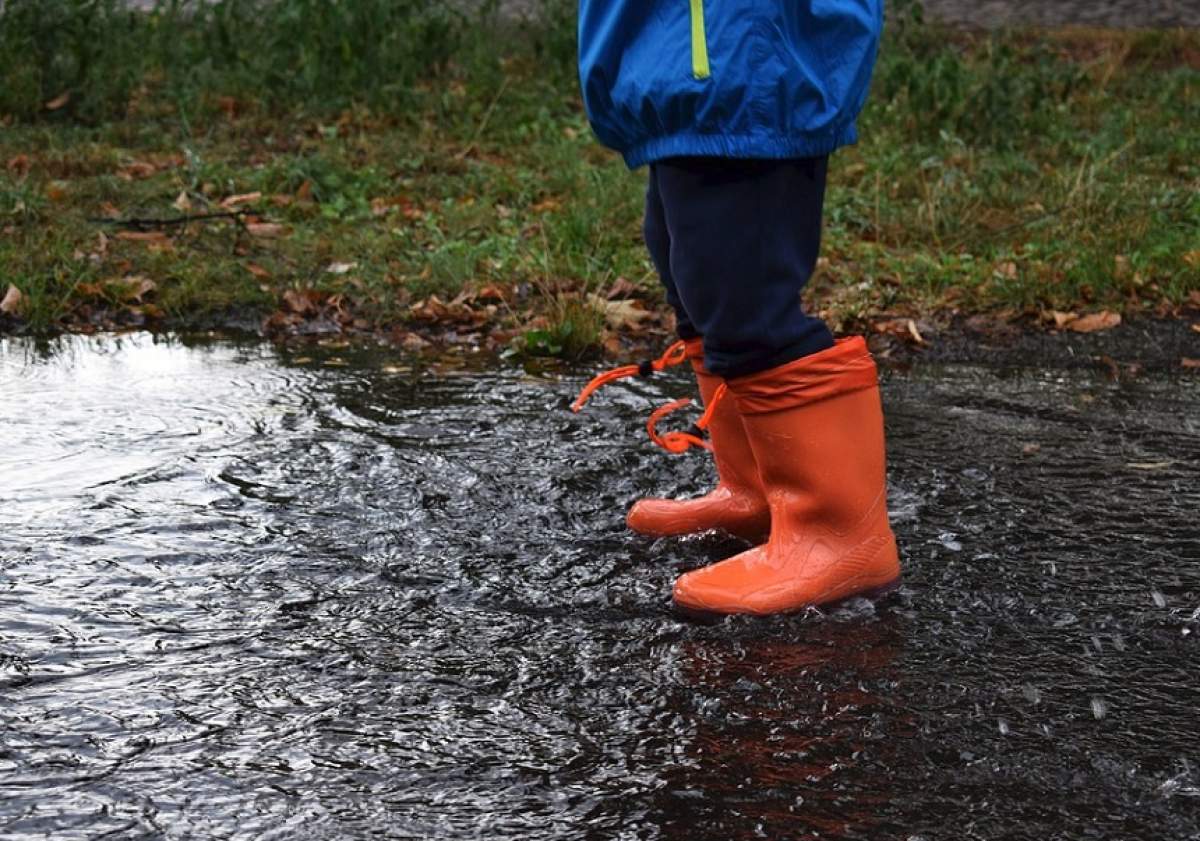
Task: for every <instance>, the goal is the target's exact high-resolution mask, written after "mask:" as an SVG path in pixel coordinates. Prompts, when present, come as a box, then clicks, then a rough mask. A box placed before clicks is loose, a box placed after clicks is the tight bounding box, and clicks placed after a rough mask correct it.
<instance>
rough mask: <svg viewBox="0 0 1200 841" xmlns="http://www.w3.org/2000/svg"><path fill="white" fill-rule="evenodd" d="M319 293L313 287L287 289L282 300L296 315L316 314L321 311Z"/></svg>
mask: <svg viewBox="0 0 1200 841" xmlns="http://www.w3.org/2000/svg"><path fill="white" fill-rule="evenodd" d="M320 300H321V294H320V293H319V292H317V291H316V290H313V289H289V290H287V291H286V292H284V293H283V302H284V303H285V304H286V305H287V308H288V309H289V310H291V311H292V312H294V313H295V314H296V315H303V316H308V315H316V314H317V313H318V312H320V311H321V307H320V303H319V302H320Z"/></svg>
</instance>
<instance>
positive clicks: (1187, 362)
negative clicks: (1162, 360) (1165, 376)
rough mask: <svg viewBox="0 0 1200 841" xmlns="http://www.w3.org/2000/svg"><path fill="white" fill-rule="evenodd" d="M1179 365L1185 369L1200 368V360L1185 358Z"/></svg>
mask: <svg viewBox="0 0 1200 841" xmlns="http://www.w3.org/2000/svg"><path fill="white" fill-rule="evenodd" d="M1179 364H1180V365H1182V366H1183V367H1184V368H1200V359H1192V358H1190V357H1187V356H1185V357H1183V358H1182V359H1180V360H1179Z"/></svg>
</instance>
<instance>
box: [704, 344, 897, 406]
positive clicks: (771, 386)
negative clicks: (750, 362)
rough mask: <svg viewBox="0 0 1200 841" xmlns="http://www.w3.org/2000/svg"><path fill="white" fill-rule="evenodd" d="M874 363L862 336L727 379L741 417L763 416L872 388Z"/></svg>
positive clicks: (874, 371)
mask: <svg viewBox="0 0 1200 841" xmlns="http://www.w3.org/2000/svg"><path fill="white" fill-rule="evenodd" d="M878 382H879V372H878V371H877V369H876V368H875V360H874V359H872V358H871V352H870V351H868V350H867V343H866V342H865V341H864V340H863V337H862V336H850V337H848V338H845V339H838V340H837V341H836V342H834V345H833V347H831V348H829V349H828V350H823V351H821V352H820V353H814V354H812V355H811V356H802V357H801V358H799V359H797V360H796V361H794V362H788V363H787V364H785V365H780V366H778V367H775V368H770V369H768V370H766V371H761V372H759V373H757V374H750V375H748V376H745V377H738V378H737V379H734V380H728V383H729V391H730V393H731V394H732V395H733V396H735V397H736V398H737V405H738V409H739V410H740V411H741V412H742V414H743V415H764V414H767V413H769V412H778V411H780V410H781V409H792V408H796V407H798V406H805V405H808V404H809V403H816V402H818V401H821V400H828V399H829V398H831V397H838V396H840V395H843V394H851V393H853V392H855V391H863V390H864V389H868V388H874V387H875V386H876V385H877V384H878Z"/></svg>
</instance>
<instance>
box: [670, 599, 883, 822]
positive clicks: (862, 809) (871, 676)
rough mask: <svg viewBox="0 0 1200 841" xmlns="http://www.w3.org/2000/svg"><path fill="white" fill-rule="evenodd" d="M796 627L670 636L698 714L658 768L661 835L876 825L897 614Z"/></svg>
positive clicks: (879, 814)
mask: <svg viewBox="0 0 1200 841" xmlns="http://www.w3.org/2000/svg"><path fill="white" fill-rule="evenodd" d="M781 631H782V632H781ZM796 631H797V629H796V628H795V627H791V628H784V629H779V630H776V631H775V633H772V634H771V635H769V636H766V637H762V638H759V637H750V638H739V637H732V638H719V637H718V638H714V639H707V640H704V641H696V640H690V641H687V642H685V643H683V644H682V646H681V682H682V684H683V685H684V686H685V687H686V688H687V689H688V690H689V696H690V701H691V706H692V707H693V708H694V709H696V710H697V711H698V713H699V715H698V716H697V719H696V726H697V730H696V732H695V734H694V735H692V736H690V737H688V738H687V739H686V740H685V744H684V746H683V748H682V757H681V761H680V762H679V765H678V766H677V767H676V768H673V769H672V770H671V771H669V772H668V773H666V774H665V775H664V776H665V780H666V783H667V784H666V786H664V788H663V790H662V792H661V794H660V801H661V805H660V806H659V809H660V810H661V811H660V818H661V825H662V827H663V829H664V837H666V838H672V839H674V838H678V839H684V838H688V839H691V838H718V837H724V838H736V839H742V838H746V839H750V838H764V837H765V838H809V837H825V838H857V837H878V836H877V835H873V834H872V833H877V832H879V831H882V830H883V829H884V828H885V826H886V824H887V821H886V819H885V818H884V817H883V815H884V813H886V812H888V811H894V808H892V809H886V808H885V806H886V805H887V804H889V803H890V802H891V800H892V797H893V794H892V791H891V782H890V779H889V777H890V773H889V769H890V767H891V766H893V765H895V764H896V763H895V760H894V758H893V754H894V752H895V747H896V740H897V739H899V738H902V737H903V733H902V731H903V730H904V729H905V724H904V719H905V716H904V715H903V714H902V713H900V712H899V711H897V710H896V709H895V706H894V701H893V700H892V699H893V698H894V696H895V690H896V687H897V682H898V676H897V672H896V670H895V668H894V667H893V662H894V660H895V658H896V656H897V654H898V653H899V652H900V651H901V649H902V646H903V639H904V638H903V631H902V629H901V627H900V623H899V621H897V620H896V618H895V617H890V616H889V617H885V618H884V619H883V620H882V621H880V620H878V619H875V618H874V617H854V618H850V619H848V620H845V621H825V622H815V623H811V624H808V625H806V626H805V627H804V629H803V633H802V634H798V633H796ZM798 637H799V638H798ZM848 772H850V773H848ZM891 829H893V830H894V829H896V827H894V826H893V827H891Z"/></svg>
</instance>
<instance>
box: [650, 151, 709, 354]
mask: <svg viewBox="0 0 1200 841" xmlns="http://www.w3.org/2000/svg"><path fill="white" fill-rule="evenodd" d="M656 169H657V164H651V165H650V178H649V183H648V184H647V185H646V216H645V219H644V221H643V223H642V234H643V236H644V237H645V239H646V248H647V249H648V250H649V251H650V259H651V261H652V262H653V263H654V268H655V269H656V270H657V271H658V278H659V280H660V281H662V285H663V288H664V289H665V290H666V293H667V303H668V304H670V305H671V309H673V310H675V330H676V332H677V333H678V334H679V338H681V339H694V338H696V337H697V336H698V335H700V334H699V333H698V332H697V331H696V328H695V326H694V325H693V324H692V322H691V319H690V318H688V314H687V310H685V309H684V308H683V302H682V301H681V300H680V298H679V290H678V289H676V288H675V280H674V278H673V277H672V276H671V234H670V231H668V230H667V217H666V215H665V214H664V212H663V203H662V194H661V193H660V192H659V190H658V176H657V172H656Z"/></svg>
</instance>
